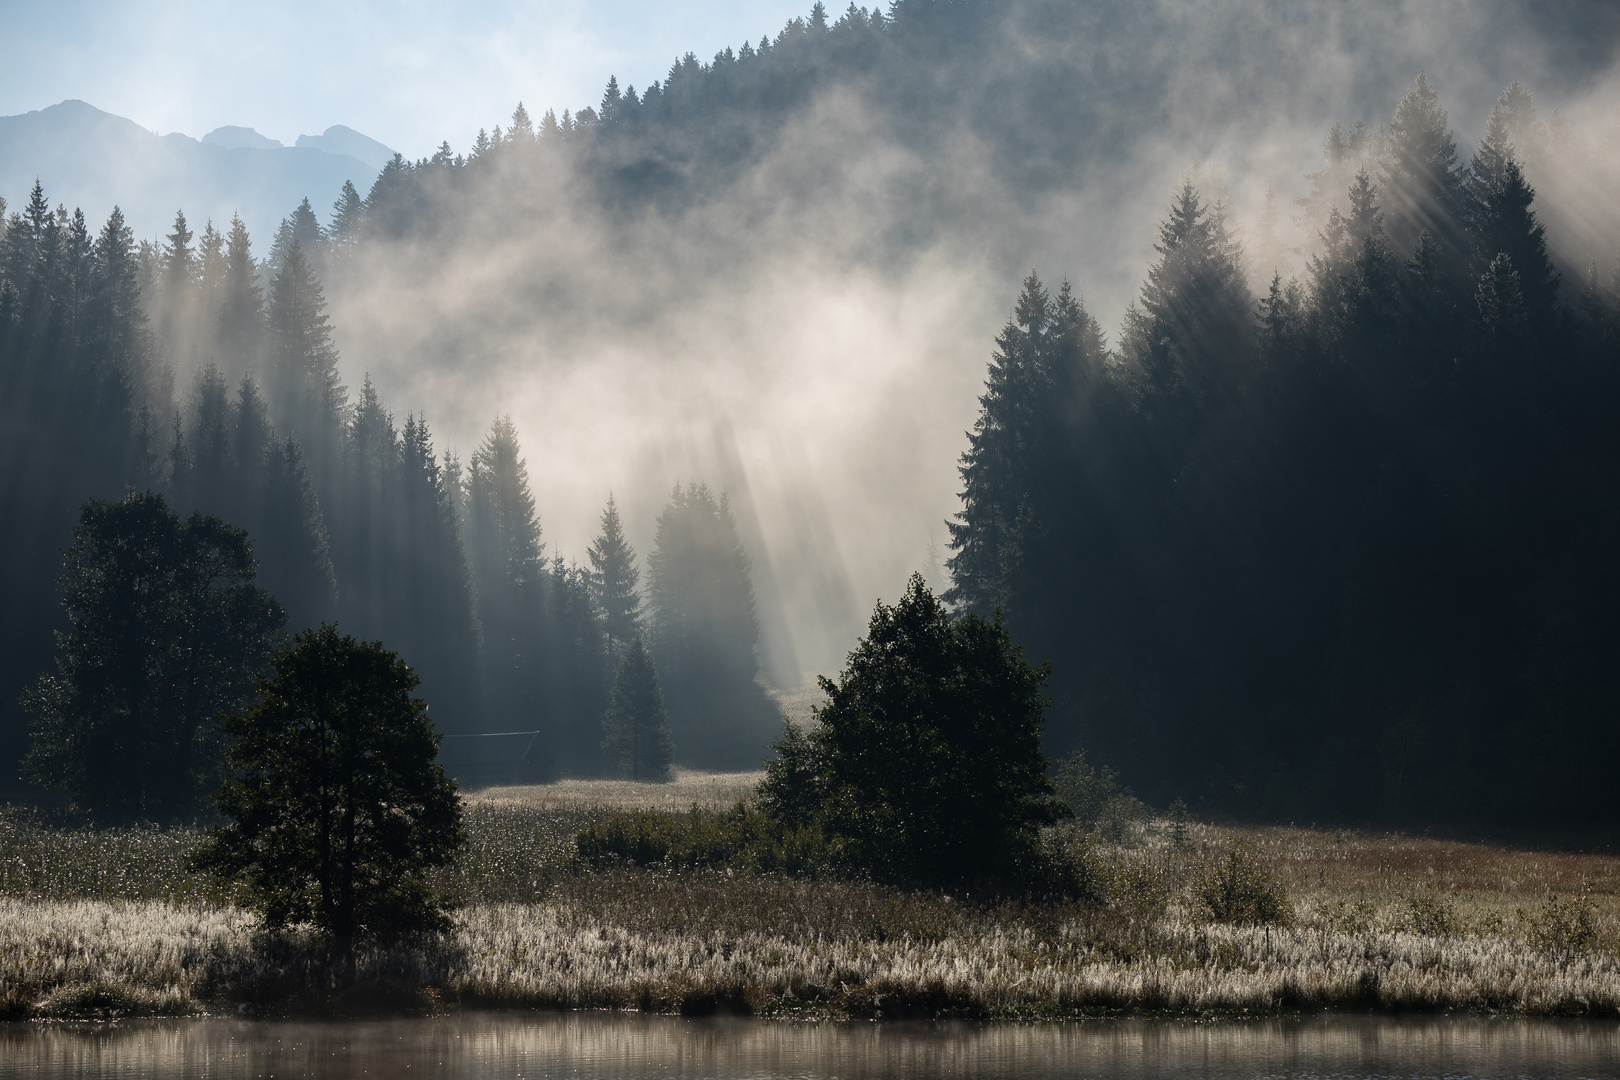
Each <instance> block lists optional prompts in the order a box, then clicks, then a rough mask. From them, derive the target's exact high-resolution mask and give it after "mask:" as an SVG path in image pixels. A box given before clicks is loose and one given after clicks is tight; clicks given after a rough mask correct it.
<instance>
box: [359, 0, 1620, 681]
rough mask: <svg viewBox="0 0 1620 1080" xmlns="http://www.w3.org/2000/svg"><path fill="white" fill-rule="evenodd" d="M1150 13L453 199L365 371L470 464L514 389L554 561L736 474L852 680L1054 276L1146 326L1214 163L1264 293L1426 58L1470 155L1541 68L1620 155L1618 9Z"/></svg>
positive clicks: (803, 616) (817, 661) (375, 334)
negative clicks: (1152, 299)
mask: <svg viewBox="0 0 1620 1080" xmlns="http://www.w3.org/2000/svg"><path fill="white" fill-rule="evenodd" d="M1116 7H1117V6H1116V5H1096V6H1092V7H1087V8H1073V9H1068V10H1063V9H1062V7H1061V6H1057V7H1054V6H1052V5H1042V4H1024V5H1011V6H1009V7H1007V8H1001V7H994V6H985V7H983V8H975V7H973V6H971V5H969V6H968V7H967V8H964V9H963V10H968V11H970V14H960V13H959V14H958V15H957V16H955V17H956V18H958V19H959V20H960V22H961V24H962V25H970V28H971V30H972V33H971V34H969V35H966V36H964V38H963V41H964V42H972V43H973V45H974V48H973V49H972V50H971V51H968V50H967V48H966V46H965V45H963V44H961V43H957V44H952V43H951V42H949V41H946V42H945V43H943V44H939V43H934V44H931V45H929V46H928V47H927V48H922V47H919V48H918V49H917V50H916V51H915V52H914V53H910V54H908V53H904V52H896V53H887V54H879V56H880V59H879V61H878V62H877V63H875V64H873V65H871V66H870V69H868V70H853V69H852V70H851V71H844V72H834V73H832V74H825V73H824V75H823V77H821V78H819V80H811V85H812V89H811V90H810V91H809V92H807V93H806V95H805V96H804V98H803V100H802V101H801V102H799V103H798V104H796V105H794V106H793V107H791V108H787V109H785V110H778V111H777V112H761V113H760V115H753V114H745V113H744V112H743V111H741V110H736V111H733V112H720V114H719V119H718V120H717V121H716V122H715V123H714V124H713V125H711V130H709V131H707V132H703V133H699V132H693V131H690V130H688V129H686V128H682V127H681V126H680V125H678V124H674V125H669V126H668V130H665V131H663V132H662V133H661V134H657V135H656V136H654V135H649V136H647V137H645V138H639V137H638V138H637V139H634V140H624V141H621V142H619V143H612V144H609V143H607V141H606V140H603V143H604V145H603V146H602V147H600V148H596V149H592V150H591V151H590V152H589V153H586V154H575V155H572V156H569V157H567V158H566V159H557V160H555V161H551V162H549V163H542V164H537V165H534V166H533V167H528V168H523V169H518V168H513V169H510V170H508V171H507V172H506V173H505V175H502V176H500V177H497V178H494V179H491V180H489V181H488V182H486V183H484V184H483V185H482V186H481V187H479V188H478V189H477V194H476V197H473V196H465V195H456V196H450V197H447V198H446V199H445V201H444V202H442V203H441V204H440V205H441V206H451V207H453V208H454V212H453V213H451V214H449V215H448V216H447V218H446V220H445V221H441V223H440V225H439V228H438V229H437V231H436V232H435V233H434V234H433V235H431V236H427V237H423V236H413V237H412V238H410V239H408V240H401V241H398V242H394V243H377V244H372V245H370V246H369V247H367V248H365V249H364V250H363V251H362V252H361V253H360V255H359V257H358V258H357V260H356V262H355V263H354V264H353V265H351V266H349V267H348V268H347V269H346V270H345V271H344V272H343V273H339V274H335V275H333V277H332V280H331V281H330V283H329V292H330V296H331V299H332V315H333V323H334V328H335V331H336V336H337V341H338V344H339V346H340V348H341V350H342V353H343V358H344V359H343V372H344V374H345V377H346V379H347V381H348V382H349V383H350V385H351V386H353V385H357V384H358V383H359V381H360V379H361V377H362V375H363V374H366V373H369V375H370V377H371V378H372V379H373V380H374V381H375V382H376V383H377V385H378V387H379V389H380V390H381V391H382V393H383V396H384V398H385V400H386V401H387V402H388V403H389V404H390V406H391V407H392V408H393V409H394V410H395V412H396V413H398V414H403V413H404V412H406V411H418V410H420V411H424V412H425V413H426V414H427V416H428V419H429V422H430V424H432V425H433V428H434V431H435V433H436V435H437V437H438V439H439V442H440V445H449V446H452V447H455V448H457V449H458V450H459V451H460V453H461V455H462V456H463V457H465V456H466V455H467V453H468V452H469V451H470V449H471V448H472V447H474V446H475V445H476V442H477V440H478V438H479V437H480V436H481V433H482V432H483V431H484V430H486V429H487V428H488V426H489V423H490V421H491V419H492V418H493V417H494V416H495V415H496V414H497V413H510V414H511V415H512V417H513V418H514V420H515V421H516V423H517V427H518V431H519V434H520V436H521V438H522V441H523V448H524V452H525V454H526V456H527V458H528V462H529V469H530V476H531V480H532V483H533V487H534V491H535V497H536V501H537V503H538V507H539V511H540V516H541V521H542V526H543V528H544V533H545V539H546V540H547V543H548V548H547V551H548V554H562V555H563V556H564V557H565V558H568V559H581V558H582V557H583V552H584V549H585V546H586V544H587V543H588V542H589V539H590V536H591V535H592V532H593V530H594V528H595V521H596V515H597V514H598V512H599V511H600V508H601V506H602V504H603V503H604V501H605V500H606V498H607V494H608V492H609V491H612V492H614V493H615V494H616V496H617V497H618V500H619V505H620V507H621V509H622V512H623V514H624V516H625V522H626V527H627V530H628V532H629V535H630V539H631V541H632V543H633V544H634V545H635V546H636V548H637V549H638V550H639V551H642V552H646V551H648V550H649V549H650V547H651V544H652V532H653V518H654V516H655V514H656V512H657V508H658V506H659V505H661V503H662V501H663V499H664V497H665V496H666V495H667V492H668V491H669V489H670V487H671V486H672V485H673V484H675V483H676V482H685V481H687V480H691V479H701V480H705V481H707V482H709V483H711V484H713V485H715V486H717V487H723V488H725V489H727V490H728V491H729V492H730V493H731V494H732V497H733V499H734V502H735V505H736V507H737V511H738V520H739V527H740V528H741V530H742V532H743V535H744V540H745V542H746V543H747V545H748V547H749V550H750V553H751V554H752V555H753V558H754V561H755V587H756V590H757V592H758V598H759V609H760V610H759V614H760V622H761V627H762V651H763V653H764V657H763V659H764V671H765V673H766V674H767V675H768V676H769V677H770V678H771V679H772V680H773V681H775V682H777V683H779V684H781V685H792V684H795V683H797V682H798V681H799V677H800V675H801V674H805V673H814V672H824V671H829V670H831V669H834V668H836V667H837V665H838V663H839V661H840V659H841V657H842V655H843V653H844V652H845V651H846V650H847V649H848V648H849V647H851V646H852V645H853V642H854V639H855V637H856V635H857V634H858V632H859V630H860V628H861V626H862V625H863V623H864V619H865V617H866V614H867V613H868V612H869V611H870V606H871V603H872V601H873V600H874V599H875V598H877V597H880V596H881V597H888V598H893V597H894V596H895V595H897V593H898V592H899V591H900V588H901V586H902V584H903V581H904V578H905V576H906V575H907V574H909V573H910V572H912V571H917V570H921V571H923V572H925V573H933V574H934V575H936V576H935V580H934V583H935V584H936V585H943V584H944V583H945V582H944V580H943V577H942V576H940V575H939V571H938V570H937V569H936V570H932V571H931V570H930V566H931V558H930V554H929V552H930V546H931V545H932V549H933V551H934V552H935V553H936V556H935V559H934V560H933V561H932V562H933V565H937V563H938V562H939V561H942V559H943V554H944V552H945V544H946V531H945V528H944V521H945V519H946V518H948V517H949V516H950V515H952V514H953V513H954V512H955V511H956V510H957V509H958V502H957V498H956V493H957V490H958V488H959V481H958V478H957V476H956V472H955V466H956V459H957V456H958V454H959V453H960V452H961V450H962V449H963V447H964V445H965V440H964V432H965V431H966V430H967V429H968V428H969V427H970V426H971V424H972V423H973V420H974V417H975V415H976V412H977V401H976V398H977V394H978V393H979V392H980V390H981V389H982V385H983V379H984V370H985V364H986V361H987V359H988V354H989V351H990V347H991V343H992V340H993V338H994V335H995V332H996V330H997V328H998V327H999V326H1000V324H1001V323H1002V322H1003V321H1004V320H1005V318H1006V315H1007V312H1008V310H1009V308H1010V305H1011V302H1012V299H1013V297H1014V295H1015V292H1016V287H1017V282H1018V280H1019V279H1020V278H1021V277H1022V275H1023V274H1024V273H1026V272H1027V271H1028V270H1029V269H1031V268H1032V267H1033V268H1035V269H1037V270H1038V271H1039V272H1040V273H1041V274H1042V276H1043V277H1044V278H1045V279H1047V280H1048V281H1052V282H1056V281H1058V280H1060V279H1063V278H1065V277H1066V278H1068V279H1069V280H1071V281H1072V282H1073V284H1074V286H1075V287H1076V289H1077V290H1078V291H1079V292H1080V293H1081V294H1082V296H1083V298H1084V301H1085V303H1086V306H1087V308H1088V309H1089V310H1090V311H1091V312H1092V313H1093V314H1094V315H1096V316H1097V317H1098V318H1099V319H1100V320H1101V322H1102V324H1103V326H1104V328H1105V330H1106V332H1107V333H1108V335H1109V337H1110V338H1111V339H1112V338H1115V337H1117V328H1118V326H1119V323H1120V318H1121V316H1122V314H1123V312H1124V310H1125V308H1126V306H1127V305H1128V304H1129V303H1130V301H1131V299H1132V298H1133V297H1134V295H1135V293H1136V291H1137V289H1138V288H1139V284H1140V281H1141V278H1142V274H1143V271H1144V270H1145V267H1146V266H1147V264H1148V262H1149V261H1150V259H1151V258H1152V255H1153V252H1152V247H1151V245H1152V242H1153V239H1154V236H1155V232H1154V229H1155V222H1156V221H1157V220H1158V219H1159V218H1161V217H1162V216H1163V212H1164V207H1165V205H1166V203H1167V201H1168V198H1169V195H1170V193H1171V190H1172V188H1173V187H1174V186H1175V184H1176V183H1177V181H1178V179H1179V178H1180V177H1181V176H1183V175H1184V174H1186V173H1188V172H1189V170H1196V173H1197V175H1198V176H1199V178H1200V183H1201V185H1202V186H1204V187H1205V189H1206V191H1207V193H1208V194H1209V195H1210V196H1211V197H1223V198H1225V199H1226V200H1227V201H1228V203H1229V205H1230V212H1231V223H1232V225H1233V227H1234V232H1235V233H1236V235H1237V236H1238V238H1239V239H1242V240H1245V241H1246V242H1247V245H1248V256H1249V260H1248V264H1247V268H1248V270H1249V273H1250V277H1251V279H1252V282H1253V285H1254V286H1255V287H1257V288H1258V287H1259V286H1261V285H1263V283H1264V281H1265V280H1267V279H1269V276H1270V271H1271V269H1273V267H1272V266H1261V265H1259V263H1260V260H1259V258H1258V257H1257V255H1256V247H1257V245H1256V237H1257V234H1258V232H1259V219H1260V215H1261V213H1262V206H1263V201H1264V197H1265V193H1266V191H1267V188H1268V186H1269V187H1271V188H1274V190H1275V193H1276V197H1277V200H1278V203H1279V206H1280V215H1279V218H1278V220H1277V222H1276V229H1277V233H1278V236H1277V242H1278V245H1279V246H1280V249H1281V250H1280V254H1279V255H1278V256H1277V257H1276V258H1275V259H1274V266H1275V267H1276V268H1277V269H1280V270H1281V271H1282V272H1283V273H1284V275H1285V277H1286V276H1288V275H1290V274H1300V273H1302V272H1303V269H1304V266H1305V261H1306V258H1307V255H1308V252H1309V250H1310V248H1311V245H1312V243H1313V241H1314V234H1315V228H1316V223H1315V222H1314V221H1300V220H1296V216H1297V214H1298V210H1297V208H1296V207H1295V206H1294V205H1293V199H1294V198H1295V197H1297V196H1300V195H1303V194H1305V193H1306V191H1308V189H1309V184H1308V183H1307V182H1306V180H1305V179H1304V174H1305V173H1306V172H1307V171H1309V170H1311V169H1315V168H1318V167H1320V165H1321V161H1322V158H1321V146H1322V140H1323V136H1324V134H1325V132H1326V130H1327V128H1328V126H1329V125H1330V124H1332V123H1334V122H1340V123H1342V124H1344V125H1345V126H1346V127H1347V128H1348V127H1349V125H1350V124H1351V123H1353V122H1354V121H1355V120H1357V119H1364V120H1365V121H1366V122H1367V123H1368V124H1369V126H1371V127H1373V128H1374V129H1376V128H1377V126H1378V125H1379V124H1381V123H1385V122H1387V120H1388V118H1389V116H1390V115H1391V113H1392V111H1393V108H1394V106H1395V103H1396V101H1397V100H1398V99H1399V97H1400V95H1401V94H1402V93H1404V91H1405V90H1406V88H1407V87H1408V86H1409V85H1410V84H1411V81H1412V79H1413V78H1414V77H1415V75H1416V74H1417V72H1418V71H1419V70H1420V69H1425V70H1426V71H1427V73H1428V76H1429V79H1430V80H1431V82H1432V83H1434V85H1435V86H1436V87H1437V88H1438V90H1439V91H1440V94H1441V98H1442V101H1443V103H1444V104H1445V105H1446V106H1447V107H1448V109H1449V110H1450V113H1451V120H1452V124H1453V127H1454V129H1455V130H1456V132H1457V135H1458V141H1459V144H1460V146H1461V148H1462V151H1463V153H1464V155H1465V156H1466V155H1467V154H1468V153H1470V152H1471V151H1472V148H1473V146H1475V145H1477V142H1478V139H1479V137H1480V135H1481V133H1482V131H1483V127H1484V120H1485V116H1486V114H1487V113H1488V112H1489V110H1490V108H1491V105H1492V103H1493V102H1494V101H1495V99H1496V97H1497V95H1498V94H1500V93H1501V90H1502V88H1503V87H1504V86H1506V84H1507V83H1508V82H1509V81H1511V80H1512V79H1515V78H1517V79H1519V80H1521V81H1523V82H1524V83H1525V84H1526V85H1527V86H1528V87H1529V88H1530V89H1531V91H1532V92H1533V93H1535V94H1536V95H1537V103H1538V106H1539V107H1540V109H1541V114H1542V117H1543V119H1544V120H1546V119H1548V118H1550V117H1551V115H1552V113H1553V110H1554V108H1555V107H1556V108H1558V109H1559V110H1560V118H1561V121H1562V122H1565V123H1567V124H1568V125H1570V126H1572V127H1575V128H1577V129H1578V130H1580V131H1582V132H1584V133H1585V137H1586V138H1587V140H1588V145H1589V148H1590V150H1591V153H1592V160H1593V162H1594V163H1595V164H1596V165H1597V166H1599V167H1598V168H1596V169H1594V170H1592V172H1591V173H1590V175H1592V176H1597V177H1601V176H1613V175H1614V174H1615V162H1616V160H1617V157H1616V148H1617V146H1620V139H1617V134H1616V132H1617V131H1620V128H1617V127H1616V120H1615V117H1616V115H1617V114H1616V112H1615V109H1616V106H1617V102H1620V93H1617V91H1620V72H1617V69H1616V68H1615V65H1614V55H1615V48H1616V42H1617V40H1620V39H1617V35H1616V19H1615V16H1614V14H1613V12H1612V10H1611V9H1609V8H1607V7H1606V6H1605V5H1598V4H1575V5H1568V6H1567V7H1564V8H1560V9H1558V10H1557V11H1555V12H1546V11H1539V12H1536V13H1533V14H1532V13H1530V12H1526V11H1521V10H1519V9H1518V8H1517V7H1515V6H1513V5H1505V4H1495V5H1477V4H1465V3H1460V2H1457V3H1438V4H1426V5H1418V6H1413V5H1399V4H1393V3H1373V2H1369V3H1363V4H1359V5H1352V6H1348V7H1346V6H1341V5H1328V4H1311V5H1286V4H1280V3H1274V2H1270V0H1223V2H1221V3H1216V4H1208V5H1196V6H1195V5H1184V4H1171V3H1157V4H1143V5H1130V6H1129V10H1128V11H1126V10H1115V8H1116ZM971 12H978V14H971ZM990 12H994V14H990ZM1008 12H1010V14H1008ZM974 20H979V21H977V22H975V21H974ZM902 29H903V27H902ZM890 33H891V35H892V34H893V33H894V32H893V31H891V32H890ZM918 57H925V58H926V61H927V63H926V64H923V63H922V62H921V61H919V60H918V59H917V58H918ZM908 63H909V64H911V65H912V66H909V67H907V66H906V65H907V64H908ZM885 65H887V66H885ZM898 88H904V89H905V90H906V92H904V93H902V92H900V89H898ZM537 104H540V105H541V108H543V104H544V103H533V102H531V103H530V105H531V106H535V105H537ZM549 104H554V105H556V107H557V108H558V109H559V110H560V109H561V107H562V105H564V104H567V103H549ZM541 108H534V109H533V112H534V113H535V114H536V115H538V114H539V112H540V111H541ZM496 121H501V122H505V118H490V122H491V123H494V122H496ZM728 125H729V126H728ZM713 129H722V130H723V134H724V138H723V139H720V138H719V137H717V136H715V134H714V130H713ZM463 141H464V142H467V141H470V139H468V138H467V137H466V136H465V134H463ZM717 142H718V143H720V144H723V145H724V146H725V147H726V148H729V149H728V150H727V153H728V154H729V156H725V157H723V158H720V159H716V158H715V157H714V154H715V147H716V145H717ZM733 150H734V152H733ZM647 176H653V177H655V180H656V182H654V181H647V180H646V179H645V178H646V177H647ZM657 178H662V179H657ZM1531 179H1532V181H1533V182H1537V180H1538V178H1537V177H1535V176H1532V177H1531ZM1553 187H1554V188H1555V190H1551V191H1549V190H1546V188H1545V187H1544V191H1543V194H1544V195H1545V196H1548V197H1554V196H1555V197H1556V198H1557V199H1559V200H1560V201H1559V202H1556V203H1546V202H1544V203H1542V204H1538V210H1539V211H1540V212H1541V213H1542V216H1543V219H1544V220H1545V221H1546V222H1547V224H1548V228H1549V241H1550V244H1551V246H1552V248H1553V249H1554V251H1555V254H1556V256H1557V257H1558V258H1559V259H1560V261H1561V262H1562V263H1563V264H1564V265H1565V266H1566V267H1567V268H1574V267H1581V268H1584V266H1585V264H1586V262H1587V261H1588V260H1593V259H1595V260H1597V261H1598V262H1599V263H1600V264H1604V265H1606V264H1607V262H1608V261H1609V260H1612V259H1613V257H1614V253H1615V252H1616V251H1617V250H1620V230H1617V222H1616V210H1615V207H1614V204H1613V200H1612V196H1611V195H1610V194H1609V193H1608V190H1607V189H1606V188H1604V187H1603V185H1602V183H1601V182H1597V183H1590V182H1589V183H1587V185H1586V186H1584V187H1583V186H1582V185H1581V184H1580V183H1574V182H1569V183H1562V184H1555V185H1553ZM1570 279H1571V274H1570V273H1568V272H1566V286H1568V285H1570V284H1572V281H1571V280H1570ZM1566 291H1567V289H1566Z"/></svg>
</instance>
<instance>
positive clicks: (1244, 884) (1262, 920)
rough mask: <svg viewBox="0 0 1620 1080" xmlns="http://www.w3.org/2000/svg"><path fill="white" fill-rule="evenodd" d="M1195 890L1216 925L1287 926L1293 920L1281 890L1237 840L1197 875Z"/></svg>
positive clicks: (1284, 893)
mask: <svg viewBox="0 0 1620 1080" xmlns="http://www.w3.org/2000/svg"><path fill="white" fill-rule="evenodd" d="M1196 891H1197V896H1198V899H1199V900H1200V901H1201V902H1202V903H1203V905H1204V906H1205V908H1207V909H1208V911H1209V914H1210V916H1211V917H1212V918H1213V919H1215V921H1216V922H1224V923H1236V924H1239V925H1245V926H1287V925H1288V924H1289V923H1291V922H1293V919H1294V907H1293V904H1291V903H1290V902H1289V900H1288V895H1287V893H1286V892H1285V891H1284V890H1283V887H1282V886H1281V885H1280V884H1279V883H1278V882H1276V881H1275V880H1273V878H1272V876H1271V872H1270V871H1268V870H1267V869H1266V868H1265V865H1264V864H1263V863H1261V862H1260V860H1259V859H1258V858H1256V856H1255V854H1254V850H1253V849H1252V848H1251V847H1250V846H1249V845H1248V844H1246V843H1243V842H1241V841H1239V842H1234V843H1232V844H1230V845H1228V846H1227V848H1226V852H1225V854H1223V855H1222V856H1221V857H1220V859H1218V860H1217V861H1216V862H1215V864H1214V865H1213V866H1211V867H1209V869H1208V870H1206V871H1205V872H1204V873H1203V874H1202V875H1200V877H1199V879H1198V881H1197V884H1196Z"/></svg>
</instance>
